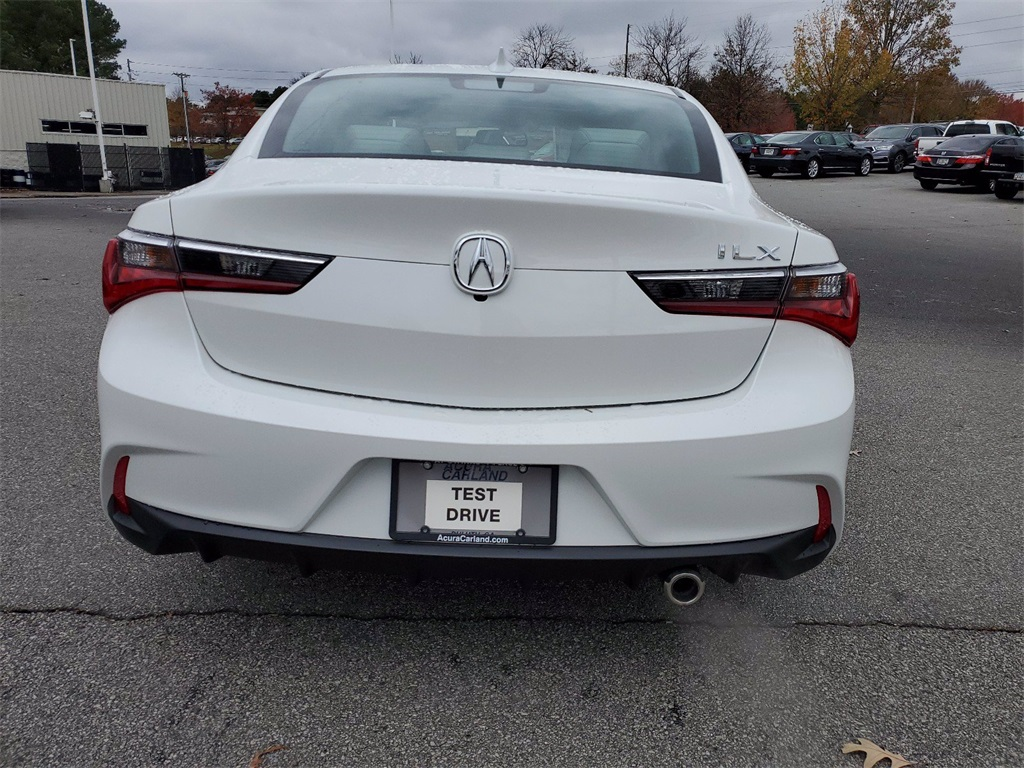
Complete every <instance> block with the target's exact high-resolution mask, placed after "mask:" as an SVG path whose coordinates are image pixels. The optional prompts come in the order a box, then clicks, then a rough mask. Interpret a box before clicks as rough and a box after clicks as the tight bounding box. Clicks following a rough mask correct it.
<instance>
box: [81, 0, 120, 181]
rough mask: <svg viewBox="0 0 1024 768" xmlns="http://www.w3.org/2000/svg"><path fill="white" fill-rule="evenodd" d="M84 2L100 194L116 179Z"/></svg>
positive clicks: (86, 48) (83, 13) (83, 0)
mask: <svg viewBox="0 0 1024 768" xmlns="http://www.w3.org/2000/svg"><path fill="white" fill-rule="evenodd" d="M85 2H86V0H82V24H83V26H84V27H85V53H86V56H87V57H88V59H89V81H90V82H91V83H92V105H93V110H94V111H95V114H96V138H97V139H99V142H100V165H101V166H103V176H102V177H101V178H100V192H113V191H114V178H113V176H112V175H111V173H110V170H109V169H108V168H107V150H106V147H104V146H103V118H102V117H101V116H100V94H99V91H98V90H97V88H96V67H95V65H94V64H93V61H92V33H91V32H90V31H89V8H88V7H87V6H86V4H85Z"/></svg>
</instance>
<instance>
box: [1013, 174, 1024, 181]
mask: <svg viewBox="0 0 1024 768" xmlns="http://www.w3.org/2000/svg"><path fill="white" fill-rule="evenodd" d="M1013 180H1014V181H1024V173H1015V174H1013Z"/></svg>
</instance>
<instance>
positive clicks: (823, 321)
mask: <svg viewBox="0 0 1024 768" xmlns="http://www.w3.org/2000/svg"><path fill="white" fill-rule="evenodd" d="M779 319H781V320H797V321H799V322H801V323H809V324H810V325H813V326H814V327H816V328H820V329H821V330H823V331H828V332H829V333H831V334H832V335H833V336H835V337H836V338H837V339H839V340H840V341H841V342H843V343H844V344H845V345H846V346H848V347H849V346H852V345H853V342H854V341H855V340H856V339H857V328H858V326H859V324H860V290H859V289H858V288H857V277H856V276H855V275H854V274H853V273H852V272H845V271H844V272H839V273H834V274H811V273H809V272H805V271H802V270H799V269H798V270H794V277H793V281H792V282H791V283H790V286H789V291H787V293H786V298H785V299H784V300H783V302H782V312H781V313H779Z"/></svg>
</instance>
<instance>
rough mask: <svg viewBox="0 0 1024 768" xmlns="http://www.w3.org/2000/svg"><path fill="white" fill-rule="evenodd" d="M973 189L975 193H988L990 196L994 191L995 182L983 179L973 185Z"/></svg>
mask: <svg viewBox="0 0 1024 768" xmlns="http://www.w3.org/2000/svg"><path fill="white" fill-rule="evenodd" d="M974 189H975V191H977V192H988V193H989V194H990V195H991V194H992V193H993V192H995V191H996V180H995V179H983V180H982V181H979V182H976V183H975V184H974Z"/></svg>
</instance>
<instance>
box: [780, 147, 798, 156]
mask: <svg viewBox="0 0 1024 768" xmlns="http://www.w3.org/2000/svg"><path fill="white" fill-rule="evenodd" d="M779 154H780V155H799V154H800V150H799V149H797V148H796V147H786V148H785V149H784V150H782V151H781V152H780V153H779Z"/></svg>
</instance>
